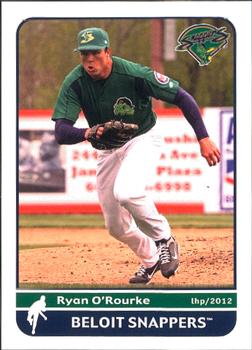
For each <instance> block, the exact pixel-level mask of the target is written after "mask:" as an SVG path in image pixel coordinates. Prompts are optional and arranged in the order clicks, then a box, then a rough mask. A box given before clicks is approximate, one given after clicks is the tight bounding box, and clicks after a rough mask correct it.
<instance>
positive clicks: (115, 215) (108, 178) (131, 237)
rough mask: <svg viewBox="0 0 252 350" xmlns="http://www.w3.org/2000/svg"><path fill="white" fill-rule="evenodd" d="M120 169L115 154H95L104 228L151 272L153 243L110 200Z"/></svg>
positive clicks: (154, 258)
mask: <svg viewBox="0 0 252 350" xmlns="http://www.w3.org/2000/svg"><path fill="white" fill-rule="evenodd" d="M120 166H121V162H120V159H119V158H118V154H117V153H116V152H115V151H102V152H100V153H99V157H98V163H97V193H98V197H99V202H100V205H101V208H102V211H103V215H104V218H105V224H106V227H107V228H108V230H109V233H110V234H111V235H112V236H113V237H114V238H116V239H117V240H119V241H121V242H123V243H126V244H127V245H128V246H129V248H131V249H132V250H133V252H134V253H135V254H136V255H137V256H138V257H139V258H140V259H141V261H142V263H143V264H144V266H145V268H147V269H149V268H150V269H152V268H153V266H154V265H156V268H157V266H158V264H157V262H158V259H159V257H158V250H157V247H156V245H155V243H154V241H153V240H152V239H150V237H148V236H146V235H145V234H144V233H143V232H142V231H141V230H140V229H139V228H138V227H137V225H136V223H135V221H134V219H133V217H132V215H131V214H130V213H129V212H128V210H126V209H125V208H123V207H122V206H121V205H120V203H119V202H118V200H116V199H115V197H114V192H113V189H114V182H115V178H116V176H117V173H118V171H119V169H120ZM151 272H153V271H151ZM153 274H154V272H153ZM147 282H148V281H147Z"/></svg>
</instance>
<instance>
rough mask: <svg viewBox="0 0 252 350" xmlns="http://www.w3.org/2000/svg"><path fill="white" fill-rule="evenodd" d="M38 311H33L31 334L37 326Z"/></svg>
mask: <svg viewBox="0 0 252 350" xmlns="http://www.w3.org/2000/svg"><path fill="white" fill-rule="evenodd" d="M38 315H39V314H38V312H34V314H33V323H32V334H35V329H36V327H37V322H38Z"/></svg>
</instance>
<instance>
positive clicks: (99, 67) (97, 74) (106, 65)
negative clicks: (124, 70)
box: [80, 49, 112, 80]
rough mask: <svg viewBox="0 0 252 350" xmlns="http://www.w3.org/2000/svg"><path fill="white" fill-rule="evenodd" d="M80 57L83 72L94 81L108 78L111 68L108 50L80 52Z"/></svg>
mask: <svg viewBox="0 0 252 350" xmlns="http://www.w3.org/2000/svg"><path fill="white" fill-rule="evenodd" d="M80 57H81V63H82V65H83V67H84V69H85V71H86V72H87V73H88V74H89V75H90V76H91V78H93V79H94V80H99V79H105V78H107V77H108V76H109V74H110V72H111V67H112V60H111V57H110V49H106V50H105V49H103V50H95V51H81V53H80Z"/></svg>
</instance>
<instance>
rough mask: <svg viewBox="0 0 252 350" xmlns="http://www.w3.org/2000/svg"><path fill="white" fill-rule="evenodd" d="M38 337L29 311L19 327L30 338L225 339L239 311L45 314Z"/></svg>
mask: <svg viewBox="0 0 252 350" xmlns="http://www.w3.org/2000/svg"><path fill="white" fill-rule="evenodd" d="M44 314H45V315H46V317H47V320H44V319H43V317H42V316H40V315H39V316H38V320H37V325H36V329H35V334H34V335H32V326H31V325H30V324H29V322H28V321H27V311H17V324H18V327H19V328H20V330H21V331H22V332H24V333H25V334H27V335H31V336H223V335H226V334H228V333H229V332H230V331H231V330H232V329H233V328H234V326H235V323H236V311H197V312H195V311H183V312H182V311H179V312H176V311H172V312H170V311H83V310H82V311H75V310H73V311H72V310H68V311H60V310H58V311H49V310H48V311H46V312H45V313H44Z"/></svg>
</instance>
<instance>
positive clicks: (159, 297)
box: [16, 292, 237, 308]
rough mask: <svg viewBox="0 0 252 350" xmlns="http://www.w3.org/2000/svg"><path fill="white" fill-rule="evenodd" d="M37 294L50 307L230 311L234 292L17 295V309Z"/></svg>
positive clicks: (37, 297) (234, 302)
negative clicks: (213, 309)
mask: <svg viewBox="0 0 252 350" xmlns="http://www.w3.org/2000/svg"><path fill="white" fill-rule="evenodd" d="M41 295H44V296H45V297H46V300H45V301H46V307H47V308H50V307H53V308H86V307H88V308H97V307H99V308H119V307H120V308H129V307H137V308H234V307H236V306H237V295H236V293H204V292H202V293H141V292H135V293H109V292H106V293H100V292H98V293H84V292H82V293H79V292H77V293H72V292H70V293H66V292H64V293H60V292H53V293H43V292H41V293H25V292H20V293H19V292H17V294H16V302H17V307H27V308H28V307H30V306H31V305H32V304H33V303H34V302H35V301H37V300H39V299H40V297H41Z"/></svg>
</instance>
